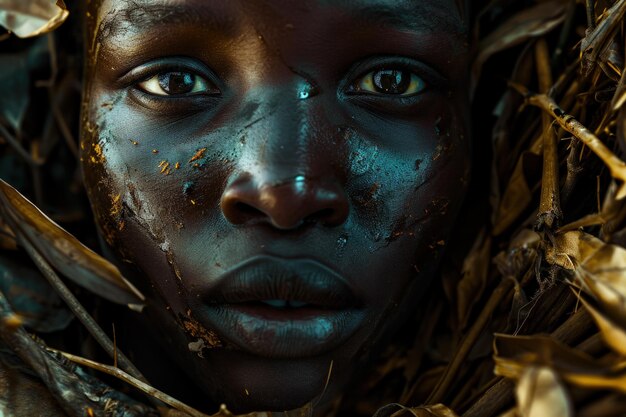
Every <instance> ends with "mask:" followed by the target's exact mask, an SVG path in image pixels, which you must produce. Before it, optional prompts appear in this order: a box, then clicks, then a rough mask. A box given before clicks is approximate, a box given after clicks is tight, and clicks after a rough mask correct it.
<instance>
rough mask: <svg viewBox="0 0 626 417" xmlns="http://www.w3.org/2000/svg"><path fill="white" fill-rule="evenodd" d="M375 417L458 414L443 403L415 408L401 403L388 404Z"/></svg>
mask: <svg viewBox="0 0 626 417" xmlns="http://www.w3.org/2000/svg"><path fill="white" fill-rule="evenodd" d="M374 417H458V415H457V414H456V413H455V412H454V411H452V410H450V409H449V408H448V407H446V406H445V405H443V404H435V405H428V406H421V407H414V408H410V407H405V406H403V405H401V404H388V405H386V406H385V407H383V408H381V409H379V410H378V411H377V412H376V414H374Z"/></svg>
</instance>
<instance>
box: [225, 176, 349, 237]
mask: <svg viewBox="0 0 626 417" xmlns="http://www.w3.org/2000/svg"><path fill="white" fill-rule="evenodd" d="M220 205H221V209H222V213H223V214H224V216H225V217H226V219H227V220H228V221H229V222H231V223H232V224H236V225H241V224H246V223H257V222H261V223H263V222H265V223H269V224H271V225H272V226H273V227H275V228H277V229H281V230H293V229H297V228H299V227H301V226H302V225H304V224H307V223H314V222H319V223H321V224H323V225H325V226H338V225H341V224H343V223H344V222H345V221H346V219H347V218H348V214H349V203H348V198H347V196H346V194H345V191H344V190H343V187H341V185H340V184H337V183H335V182H333V181H329V180H326V181H325V180H322V179H315V178H307V177H305V176H304V175H298V176H295V177H293V178H288V179H286V180H283V181H274V182H273V183H267V182H265V183H259V182H257V181H255V179H254V178H253V177H252V176H251V175H249V174H243V175H241V176H239V177H238V178H237V179H235V180H234V181H232V182H231V183H230V184H229V185H228V186H227V187H226V189H225V190H224V193H223V194H222V198H221V201H220Z"/></svg>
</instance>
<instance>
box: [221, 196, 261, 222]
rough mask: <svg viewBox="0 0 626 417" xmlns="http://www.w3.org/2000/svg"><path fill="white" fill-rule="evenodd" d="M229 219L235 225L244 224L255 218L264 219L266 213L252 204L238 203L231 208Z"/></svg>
mask: <svg viewBox="0 0 626 417" xmlns="http://www.w3.org/2000/svg"><path fill="white" fill-rule="evenodd" d="M229 212H230V213H229V218H230V219H231V221H232V222H233V223H236V224H243V223H247V222H249V221H251V220H253V219H255V218H264V217H265V213H263V212H262V211H261V210H259V209H257V208H255V207H253V206H251V205H250V204H246V203H243V202H241V201H238V202H236V203H234V204H232V205H231V206H230V210H229Z"/></svg>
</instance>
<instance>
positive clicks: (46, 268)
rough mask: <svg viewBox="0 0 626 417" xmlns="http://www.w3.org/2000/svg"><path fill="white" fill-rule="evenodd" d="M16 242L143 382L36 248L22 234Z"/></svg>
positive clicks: (105, 345)
mask: <svg viewBox="0 0 626 417" xmlns="http://www.w3.org/2000/svg"><path fill="white" fill-rule="evenodd" d="M17 239H18V243H19V245H20V246H22V247H23V248H24V249H25V250H26V252H27V253H28V255H29V256H30V257H31V259H32V260H33V262H35V265H37V268H39V270H40V271H41V273H42V274H43V275H44V276H45V277H46V279H47V280H48V282H50V285H52V287H53V288H54V289H55V290H56V292H57V293H58V294H59V296H60V297H61V298H62V299H63V301H65V303H66V304H67V306H68V307H69V308H70V310H72V312H73V313H74V314H75V315H76V317H77V318H78V319H79V320H80V321H81V323H83V325H84V326H85V327H86V328H87V330H88V331H89V333H90V334H91V335H92V336H93V337H94V339H96V341H97V342H98V344H99V345H100V346H102V348H103V349H104V351H105V352H106V353H107V354H108V355H109V356H110V357H111V358H114V357H115V356H117V360H118V363H119V365H120V367H121V368H122V369H124V370H126V371H127V372H128V373H130V374H132V375H134V376H135V377H136V378H138V379H141V380H143V381H145V382H147V381H146V379H145V377H144V376H143V375H142V374H141V372H139V370H138V369H137V368H136V367H135V365H133V364H132V362H131V361H130V360H128V358H127V357H126V356H125V355H124V354H123V353H122V352H120V351H119V350H117V353H116V352H115V351H116V349H115V347H114V345H113V342H111V339H109V337H108V336H107V335H106V333H104V331H103V330H102V329H101V328H100V326H99V325H98V323H96V321H95V320H94V319H93V317H91V315H90V314H89V313H88V312H87V311H86V310H85V308H84V307H83V306H82V305H81V304H80V302H79V301H78V300H77V299H76V297H75V296H74V294H72V292H71V291H70V290H69V289H68V288H67V286H66V285H65V284H64V283H63V281H62V280H61V278H59V276H58V275H57V274H56V272H54V270H53V269H52V267H51V266H50V264H48V262H47V261H46V260H45V259H44V258H43V257H42V256H41V255H40V254H39V252H37V250H36V249H35V248H34V247H33V245H32V244H31V243H30V242H29V241H28V239H26V238H24V237H23V236H20V235H18V236H17Z"/></svg>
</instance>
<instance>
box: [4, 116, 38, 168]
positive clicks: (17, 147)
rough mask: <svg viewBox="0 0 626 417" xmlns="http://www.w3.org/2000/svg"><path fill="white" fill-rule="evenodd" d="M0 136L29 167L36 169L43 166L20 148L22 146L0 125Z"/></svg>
mask: <svg viewBox="0 0 626 417" xmlns="http://www.w3.org/2000/svg"><path fill="white" fill-rule="evenodd" d="M0 135H2V137H3V138H4V139H5V140H6V141H7V142H9V145H11V146H12V147H13V149H15V150H16V151H17V153H18V154H19V155H20V156H21V157H22V158H23V159H24V160H25V161H26V162H27V163H28V164H29V165H30V166H33V167H37V166H40V165H42V164H43V162H44V161H40V160H37V159H33V157H32V156H31V155H30V153H28V151H27V150H26V149H24V148H23V147H22V145H21V144H20V143H19V142H18V140H17V139H16V138H15V137H14V136H13V135H12V134H10V133H9V131H8V130H7V129H6V128H5V127H4V126H3V125H2V124H1V123H0Z"/></svg>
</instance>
